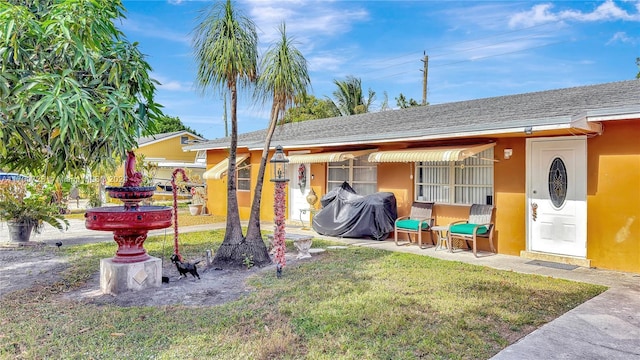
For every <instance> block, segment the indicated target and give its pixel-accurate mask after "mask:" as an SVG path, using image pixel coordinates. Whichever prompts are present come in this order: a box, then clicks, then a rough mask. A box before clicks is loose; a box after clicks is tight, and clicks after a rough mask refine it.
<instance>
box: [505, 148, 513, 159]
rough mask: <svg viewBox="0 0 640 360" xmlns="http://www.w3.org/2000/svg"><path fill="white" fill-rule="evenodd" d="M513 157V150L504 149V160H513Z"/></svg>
mask: <svg viewBox="0 0 640 360" xmlns="http://www.w3.org/2000/svg"><path fill="white" fill-rule="evenodd" d="M511 155H513V149H511V148H506V149H504V159H505V160H509V159H510V158H511Z"/></svg>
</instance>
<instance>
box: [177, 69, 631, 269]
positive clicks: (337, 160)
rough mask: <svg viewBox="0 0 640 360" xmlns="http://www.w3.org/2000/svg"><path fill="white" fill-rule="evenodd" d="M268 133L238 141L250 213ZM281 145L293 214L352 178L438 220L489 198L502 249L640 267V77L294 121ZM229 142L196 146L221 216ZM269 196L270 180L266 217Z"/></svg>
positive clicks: (280, 136) (281, 133) (242, 194)
mask: <svg viewBox="0 0 640 360" xmlns="http://www.w3.org/2000/svg"><path fill="white" fill-rule="evenodd" d="M264 133H265V132H264V130H263V131H256V132H251V133H245V134H240V135H239V139H238V144H239V145H238V164H239V168H240V169H239V170H238V189H239V190H238V199H239V206H240V209H241V210H240V215H241V218H243V219H247V218H248V216H249V207H250V205H251V196H252V192H251V189H252V188H253V184H255V180H256V174H257V171H258V164H259V160H260V155H261V149H262V146H263V139H264ZM276 145H281V146H283V148H284V149H285V152H286V154H287V156H288V158H289V159H290V165H289V171H290V174H289V179H291V181H290V182H289V186H288V197H287V209H288V210H287V216H288V219H289V221H296V220H298V219H300V218H302V219H303V220H305V217H302V214H303V213H304V209H306V208H308V207H309V205H308V204H307V203H306V201H305V197H306V194H308V192H309V189H310V188H313V190H314V191H315V193H316V194H318V196H319V197H321V196H322V195H324V194H326V193H327V191H329V190H331V189H332V188H334V187H335V186H338V185H340V184H341V183H342V182H343V181H347V182H349V184H351V186H352V187H353V188H354V189H355V190H356V191H357V192H358V193H359V194H363V195H366V194H370V193H373V192H379V191H385V192H393V193H394V194H395V196H396V200H397V205H398V215H399V216H403V215H407V214H408V213H409V210H410V206H411V204H412V203H413V202H435V208H434V216H435V222H436V224H438V225H446V224H449V223H450V222H452V221H454V220H459V219H464V218H466V217H467V216H468V213H469V207H470V205H471V204H474V203H481V204H492V205H493V206H494V207H495V211H494V224H495V232H494V244H495V246H496V248H497V251H498V253H501V254H509V255H516V256H525V257H531V258H541V259H548V260H553V261H560V262H565V263H574V264H577V265H582V266H591V267H598V268H604V269H612V270H620V271H627V272H635V273H640V80H631V81H622V82H615V83H607V84H598V85H592V86H581V87H574V88H567V89H558V90H549V91H542V92H534V93H527V94H519V95H510V96H500V97H493V98H485V99H477V100H470V101H461V102H454V103H445V104H439V105H431V106H426V107H414V108H408V109H401V110H391V111H382V112H377V113H368V114H361V115H354V116H348V117H336V118H330V119H321V120H312V121H305V122H301V123H295V124H288V125H284V126H282V127H281V128H279V129H278V130H277V131H276V133H275V136H274V139H273V141H272V147H273V148H275V146H276ZM228 147H229V139H215V140H210V141H204V142H201V143H198V144H194V145H188V146H186V147H185V150H189V151H203V150H206V151H207V157H206V158H207V169H208V170H207V172H206V173H205V175H204V177H205V178H206V179H207V186H208V196H209V203H208V208H209V210H210V212H212V213H215V214H222V215H224V214H225V213H226V177H225V176H224V172H225V171H226V165H227V151H228V150H227V149H228ZM301 167H304V169H301ZM300 170H303V172H304V175H305V179H304V180H305V181H299V179H298V178H299V174H300ZM267 174H269V169H267ZM267 176H268V175H267ZM272 205H273V184H272V183H271V182H269V181H268V179H266V181H265V189H264V191H263V199H262V209H261V211H262V213H261V217H262V219H263V220H265V221H270V220H272V219H273V206H272ZM305 216H307V217H308V215H305ZM306 220H308V218H306ZM481 245H482V244H481ZM480 248H481V249H482V246H481V247H480ZM487 248H488V246H487V247H484V249H485V250H487Z"/></svg>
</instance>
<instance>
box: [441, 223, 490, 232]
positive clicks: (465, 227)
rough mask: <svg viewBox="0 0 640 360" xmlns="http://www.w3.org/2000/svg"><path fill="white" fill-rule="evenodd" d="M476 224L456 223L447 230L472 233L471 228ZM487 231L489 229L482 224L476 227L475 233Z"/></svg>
mask: <svg viewBox="0 0 640 360" xmlns="http://www.w3.org/2000/svg"><path fill="white" fill-rule="evenodd" d="M476 226H478V225H477V224H456V225H453V226H451V227H450V228H449V232H450V233H453V234H465V235H473V229H475V228H476ZM487 231H489V229H488V228H487V227H486V226H485V225H483V226H480V227H479V228H478V231H477V232H476V234H477V235H484V234H486V233H487Z"/></svg>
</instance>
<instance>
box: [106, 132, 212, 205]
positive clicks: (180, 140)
mask: <svg viewBox="0 0 640 360" xmlns="http://www.w3.org/2000/svg"><path fill="white" fill-rule="evenodd" d="M204 140H205V139H204V138H202V137H200V136H198V135H195V134H192V133H190V132H188V131H174V132H170V133H163V134H155V135H150V136H143V137H140V138H138V148H137V149H136V150H135V153H136V156H137V161H140V159H142V160H144V162H145V163H147V164H148V163H150V164H154V165H156V166H157V168H156V169H155V174H154V176H153V179H152V180H151V183H152V184H153V185H157V186H159V187H160V189H159V190H166V191H167V192H170V191H171V176H172V173H173V171H174V170H175V169H176V168H183V169H185V171H186V172H187V173H188V174H189V177H190V179H189V180H190V181H189V182H190V183H194V184H204V181H203V179H202V174H203V173H204V171H205V167H206V158H205V157H206V152H204V151H200V152H190V151H183V150H182V148H183V147H184V146H187V145H192V144H197V143H198V142H201V141H204ZM116 174H117V177H118V178H122V176H123V174H124V171H123V167H122V166H121V167H120V168H119V169H118V170H117V171H116ZM120 183H121V181H120ZM157 193H158V194H161V191H158V192H157Z"/></svg>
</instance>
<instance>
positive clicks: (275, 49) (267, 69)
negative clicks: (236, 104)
mask: <svg viewBox="0 0 640 360" xmlns="http://www.w3.org/2000/svg"><path fill="white" fill-rule="evenodd" d="M279 31H280V40H279V41H277V42H276V43H275V44H273V45H272V46H271V47H270V48H269V49H268V50H267V52H266V53H265V54H264V56H263V57H262V60H261V63H260V70H261V71H260V76H259V78H258V94H259V95H263V94H264V95H266V94H270V95H271V96H272V100H273V102H272V105H271V113H270V120H269V127H268V128H267V134H266V138H265V142H264V148H263V149H262V157H261V158H260V168H259V170H258V177H257V182H256V187H255V190H254V193H253V203H252V204H251V214H250V216H249V225H248V227H247V241H251V242H254V241H255V242H260V243H261V244H264V242H263V240H262V235H261V234H260V199H261V197H262V187H263V183H264V173H265V169H266V165H267V156H268V155H269V147H270V145H271V138H272V137H273V133H274V132H275V129H276V125H277V124H278V119H280V118H281V117H282V116H284V113H285V110H286V109H287V107H289V106H291V105H292V104H294V103H295V101H296V100H297V99H301V98H304V97H305V96H306V94H307V87H309V85H310V84H311V79H310V78H309V73H308V71H307V60H306V59H305V58H304V56H303V55H302V53H301V52H300V51H299V50H298V49H297V48H296V47H295V43H294V41H293V40H292V39H289V38H287V34H286V25H285V24H284V23H282V24H281V25H280V28H279ZM254 261H255V258H254Z"/></svg>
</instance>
